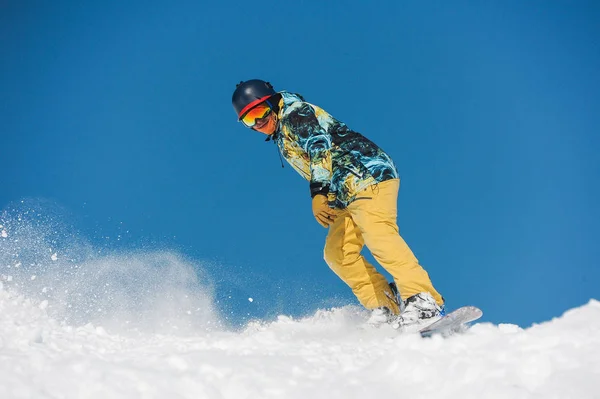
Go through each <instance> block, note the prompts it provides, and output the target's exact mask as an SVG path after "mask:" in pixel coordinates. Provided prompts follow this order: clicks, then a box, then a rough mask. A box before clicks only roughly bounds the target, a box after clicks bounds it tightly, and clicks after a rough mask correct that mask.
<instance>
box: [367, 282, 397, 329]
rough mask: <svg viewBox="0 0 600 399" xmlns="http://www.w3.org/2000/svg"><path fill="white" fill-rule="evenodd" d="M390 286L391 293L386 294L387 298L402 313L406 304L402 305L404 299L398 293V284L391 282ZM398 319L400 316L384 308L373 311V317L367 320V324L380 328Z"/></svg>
mask: <svg viewBox="0 0 600 399" xmlns="http://www.w3.org/2000/svg"><path fill="white" fill-rule="evenodd" d="M389 286H390V292H386V295H387V297H388V298H389V299H390V300H391V301H393V302H394V303H395V304H396V305H397V306H398V308H399V309H400V311H402V308H403V305H404V304H403V303H402V299H401V298H400V294H399V293H398V287H396V283H394V282H391V283H389ZM396 317H398V316H396V315H395V314H393V313H392V311H391V310H390V309H389V308H387V307H385V306H382V307H379V308H375V309H373V310H372V311H371V316H370V317H369V319H368V320H367V324H370V325H372V326H376V327H379V326H380V325H382V324H389V323H391V322H392V320H394V319H395V318H396Z"/></svg>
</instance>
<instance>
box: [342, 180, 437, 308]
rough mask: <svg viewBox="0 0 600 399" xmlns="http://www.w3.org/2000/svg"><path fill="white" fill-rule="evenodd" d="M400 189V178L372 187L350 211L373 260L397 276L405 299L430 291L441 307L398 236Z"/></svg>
mask: <svg viewBox="0 0 600 399" xmlns="http://www.w3.org/2000/svg"><path fill="white" fill-rule="evenodd" d="M399 187H400V181H399V180H398V179H393V180H386V181H384V182H382V183H379V184H377V185H373V186H371V187H369V188H367V190H365V191H364V192H363V193H361V194H360V195H359V199H356V200H355V201H353V202H352V203H351V204H350V205H349V206H348V212H349V213H350V215H351V217H352V220H353V221H354V223H356V225H357V226H358V228H359V229H360V232H361V233H362V237H363V239H364V243H365V244H366V245H367V247H368V248H369V250H370V251H371V253H372V254H373V257H374V258H375V259H376V260H377V262H379V264H381V266H382V267H383V268H385V270H387V271H388V272H389V273H390V274H391V275H392V276H393V277H394V280H395V281H396V285H397V286H398V290H399V291H400V296H401V297H402V300H406V299H407V298H409V297H411V296H413V295H415V294H418V293H421V292H429V293H430V294H431V295H432V296H433V298H434V299H435V301H436V302H437V303H438V305H442V304H443V299H442V296H441V295H440V294H439V293H438V292H437V291H436V290H435V288H434V287H433V285H432V283H431V280H430V279H429V275H428V274H427V272H426V271H425V270H424V269H423V268H422V267H421V265H419V261H418V260H417V258H416V257H415V255H414V254H413V253H412V251H411V250H410V248H409V247H408V245H407V244H406V242H405V241H404V239H403V238H402V237H401V236H400V234H399V231H398V225H397V223H396V218H397V214H398V211H397V209H398V208H397V200H398V189H399Z"/></svg>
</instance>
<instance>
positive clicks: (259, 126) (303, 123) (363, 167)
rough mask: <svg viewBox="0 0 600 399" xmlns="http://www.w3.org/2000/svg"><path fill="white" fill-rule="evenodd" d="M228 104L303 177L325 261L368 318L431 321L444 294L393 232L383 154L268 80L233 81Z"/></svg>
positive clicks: (389, 173)
mask: <svg viewBox="0 0 600 399" xmlns="http://www.w3.org/2000/svg"><path fill="white" fill-rule="evenodd" d="M232 103H233V108H234V110H235V112H236V114H237V117H238V121H241V122H242V123H243V124H244V125H245V126H246V127H248V128H251V129H253V130H256V131H258V132H261V133H264V134H266V135H268V137H267V141H268V140H273V141H274V142H275V143H276V144H277V146H278V148H279V151H280V152H281V154H282V155H283V157H284V158H285V159H286V161H287V162H289V163H290V165H291V166H292V167H293V168H294V169H295V170H296V171H297V172H298V173H300V175H301V176H303V177H304V178H306V179H307V180H308V181H309V182H310V185H309V186H310V195H311V197H312V211H313V215H314V217H315V219H316V220H317V222H318V223H319V224H321V225H322V226H323V227H325V228H329V232H328V234H327V238H326V241H325V250H324V258H325V261H326V263H327V264H328V265H329V267H330V268H331V270H333V272H335V273H336V274H337V275H338V276H339V277H340V278H341V279H342V280H343V281H344V282H345V283H346V284H347V285H348V286H349V287H350V288H351V289H352V292H353V293H354V294H355V295H356V297H357V299H358V300H359V301H360V303H361V304H362V305H363V306H364V307H365V308H367V309H371V310H372V313H371V317H370V319H369V322H370V323H373V324H380V323H386V322H387V323H390V324H392V326H393V327H394V328H404V327H406V326H409V325H415V324H418V325H423V324H428V323H430V322H433V321H435V320H437V319H438V318H439V317H440V316H441V314H442V313H443V304H444V299H443V298H442V296H441V295H440V294H439V293H438V292H437V291H436V290H435V288H434V287H433V285H432V283H431V280H430V278H429V275H428V274H427V272H426V271H425V270H424V269H423V267H421V265H420V264H419V262H418V260H417V259H416V257H415V256H414V255H413V253H412V251H411V250H410V248H409V247H408V245H407V244H406V242H405V241H404V240H403V239H402V237H401V236H400V234H399V232H398V225H397V222H396V218H397V198H398V190H399V186H400V181H399V178H398V172H397V170H396V167H395V165H394V162H393V161H392V159H391V158H390V156H389V155H388V154H386V153H385V152H384V151H383V150H382V149H381V148H379V147H378V146H377V145H375V144H374V143H373V142H372V141H370V140H369V139H367V138H366V137H364V136H363V135H361V134H359V133H357V132H355V131H353V130H351V129H350V128H348V127H347V126H346V125H345V124H344V123H342V122H340V121H339V120H337V119H335V118H333V117H332V116H331V115H329V114H328V113H327V112H325V111H324V110H323V109H321V108H320V107H318V106H316V105H313V104H310V103H308V102H306V101H305V100H304V99H303V98H302V96H300V95H299V94H295V93H291V92H287V91H280V92H276V91H275V90H274V89H273V86H272V85H271V84H270V83H269V82H265V81H263V80H259V79H252V80H248V81H245V82H240V83H239V84H238V85H237V86H236V89H235V91H234V93H233V98H232ZM364 245H366V246H367V248H368V249H369V250H370V251H371V253H372V254H373V257H374V258H375V259H376V260H377V262H378V263H379V264H380V265H381V266H382V267H383V268H384V269H385V270H387V271H388V272H389V273H390V274H391V275H392V276H393V278H394V282H395V286H397V288H398V290H399V293H400V297H401V301H402V302H399V301H397V300H396V298H397V296H396V295H395V293H394V288H395V287H394V284H389V283H388V281H387V280H386V278H385V277H384V276H383V275H382V274H381V273H379V272H378V271H377V270H376V269H375V267H373V265H371V264H370V263H369V262H368V261H367V260H366V259H365V258H364V257H363V256H362V255H361V250H362V248H363V246H364Z"/></svg>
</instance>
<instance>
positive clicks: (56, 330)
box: [0, 208, 600, 399]
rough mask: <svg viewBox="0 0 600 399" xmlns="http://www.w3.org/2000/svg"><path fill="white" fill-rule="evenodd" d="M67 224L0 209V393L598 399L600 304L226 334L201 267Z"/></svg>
mask: <svg viewBox="0 0 600 399" xmlns="http://www.w3.org/2000/svg"><path fill="white" fill-rule="evenodd" d="M61 228H62V227H61V223H55V220H54V219H52V218H48V219H44V217H43V216H40V213H39V212H38V211H36V210H32V208H26V209H24V210H22V211H19V212H17V213H14V212H13V213H12V214H8V213H4V214H2V217H1V218H0V399H13V398H36V399H38V398H39V399H43V398H61V399H66V398H78V399H82V398H102V399H104V398H114V399H118V398H127V399H131V398H194V399H198V398H219V399H221V398H236V399H243V398H286V399H292V398H312V399H316V398H344V399H350V398H376V397H386V398H411V399H418V398H428V399H429V398H461V399H466V398H478V399H479V398H600V302H598V301H596V300H590V302H589V303H588V304H586V305H585V306H582V307H580V308H577V309H572V310H570V311H569V312H567V313H565V314H564V315H563V316H562V317H560V318H557V319H555V320H551V321H548V322H546V323H543V324H540V325H536V326H533V327H531V328H528V329H525V330H524V329H521V328H520V327H518V326H515V325H509V324H504V325H499V326H495V325H491V324H485V323H484V324H476V325H474V326H473V328H472V329H470V330H469V331H468V332H466V333H465V334H463V335H455V336H452V337H450V338H447V339H442V338H440V337H433V338H428V339H423V338H420V337H419V336H417V335H409V334H406V335H398V334H397V332H396V331H394V330H392V329H391V328H387V326H386V328H380V329H374V328H369V327H366V326H365V325H364V323H365V320H366V318H367V316H368V314H367V312H366V311H364V310H363V309H360V308H357V307H353V306H346V307H342V308H334V309H328V310H319V311H317V312H316V313H315V314H313V315H312V316H310V317H306V318H304V319H300V320H294V319H291V318H289V317H285V316H280V317H279V318H278V319H277V320H275V321H256V322H252V323H250V324H248V325H246V326H245V327H244V328H242V329H236V328H232V327H231V326H228V324H227V323H226V322H225V321H226V320H223V318H222V316H221V315H219V314H218V312H217V311H216V310H215V309H216V308H217V307H216V306H215V303H214V299H213V298H214V295H213V294H212V291H211V286H210V284H209V283H208V279H207V278H206V276H203V275H202V273H201V268H200V267H198V265H194V264H191V263H190V262H189V261H187V260H186V259H184V258H182V257H181V256H180V255H177V254H173V253H169V252H137V253H136V252H134V253H128V254H111V255H106V254H104V253H103V251H100V250H98V249H96V248H92V247H90V246H89V245H88V244H87V243H86V242H84V240H82V239H81V237H80V236H79V235H77V234H75V233H71V232H69V231H66V232H65V231H63V230H61ZM484 312H485V309H484Z"/></svg>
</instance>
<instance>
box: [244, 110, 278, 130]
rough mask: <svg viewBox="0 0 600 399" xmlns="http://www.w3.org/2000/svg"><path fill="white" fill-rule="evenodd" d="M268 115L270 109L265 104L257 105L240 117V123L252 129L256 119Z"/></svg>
mask: <svg viewBox="0 0 600 399" xmlns="http://www.w3.org/2000/svg"><path fill="white" fill-rule="evenodd" d="M270 113H271V107H269V106H268V105H267V104H259V105H257V106H256V107H254V108H252V109H251V110H250V111H248V112H246V113H245V114H244V116H242V119H241V121H242V123H243V124H244V125H246V126H248V127H252V126H254V125H256V121H257V120H258V119H262V118H266V117H267V116H269V114H270Z"/></svg>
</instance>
